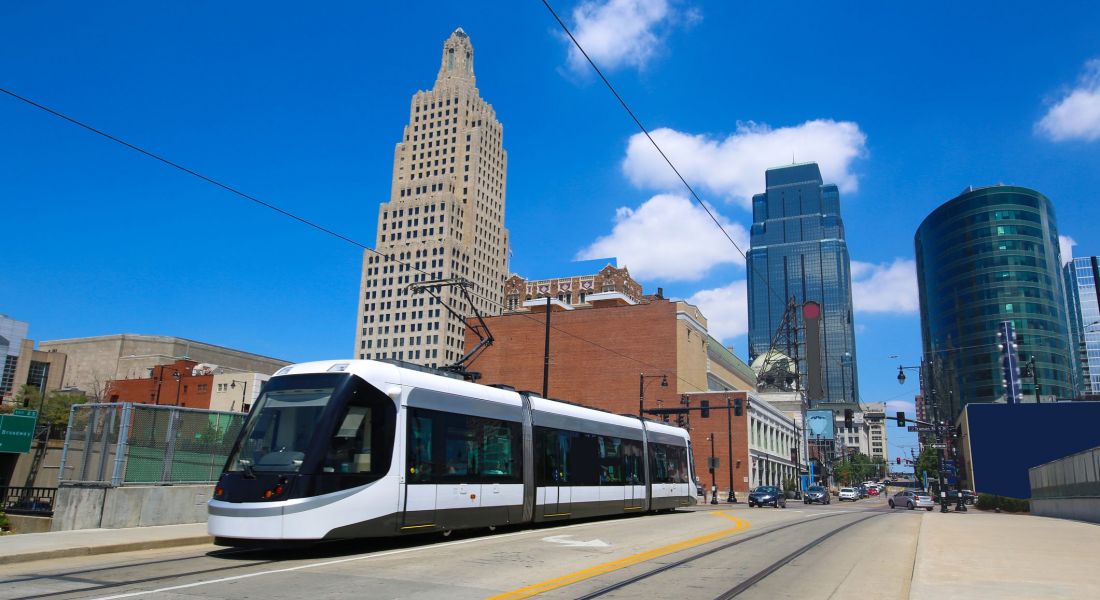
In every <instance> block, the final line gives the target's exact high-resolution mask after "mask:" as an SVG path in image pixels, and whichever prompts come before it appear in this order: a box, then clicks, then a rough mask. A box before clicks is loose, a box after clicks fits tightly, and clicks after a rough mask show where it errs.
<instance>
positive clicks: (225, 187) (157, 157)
mask: <svg viewBox="0 0 1100 600" xmlns="http://www.w3.org/2000/svg"><path fill="white" fill-rule="evenodd" d="M0 92H3V93H4V94H7V95H8V96H10V97H12V98H14V99H16V100H19V101H21V102H23V103H25V104H28V105H30V106H33V107H35V108H37V109H39V110H41V111H43V112H46V113H48V114H50V115H52V116H54V117H57V118H59V119H61V120H63V121H66V122H68V123H70V124H73V125H76V126H78V127H80V128H82V129H84V130H86V131H89V132H91V133H94V134H96V135H98V136H101V137H103V138H106V139H108V140H110V141H112V142H115V143H116V144H119V145H121V146H123V147H125V148H128V149H130V150H133V151H135V152H138V153H139V154H142V155H144V156H146V157H148V158H151V159H153V160H156V161H157V162H160V163H162V164H164V165H167V166H169V167H171V168H173V169H177V170H179V171H181V172H183V173H186V174H188V175H190V176H192V177H195V178H197V179H200V180H202V181H204V182H206V183H209V184H211V185H214V186H216V187H218V188H220V189H222V190H224V191H227V192H229V193H231V194H233V195H235V196H238V197H240V198H243V199H245V200H248V201H249V202H252V203H254V204H256V205H258V206H261V207H263V208H266V209H268V210H271V211H274V212H276V213H279V214H281V215H283V216H285V217H287V218H289V219H292V220H294V221H296V222H298V223H300V224H302V225H306V226H307V227H310V228H312V229H314V230H317V231H320V232H322V233H324V234H327V235H330V236H333V237H335V238H337V239H339V240H341V241H344V242H346V243H348V244H351V245H353V246H355V247H357V248H360V249H362V250H364V251H366V252H370V253H372V254H375V255H377V256H380V257H382V258H383V259H385V260H388V261H391V262H395V263H398V264H401V265H405V266H406V267H408V269H409V270H411V271H415V272H418V273H421V274H423V275H425V276H428V277H430V276H431V274H430V273H428V272H427V271H424V270H423V269H420V268H418V267H416V266H415V265H414V264H413V263H410V262H407V261H404V260H401V259H398V258H393V257H392V255H390V254H386V253H385V252H380V251H378V250H376V249H374V248H372V247H370V246H368V245H366V244H363V243H361V242H359V241H357V240H355V239H353V238H351V237H348V236H346V235H344V234H341V233H339V232H337V231H334V230H332V229H330V228H328V227H325V226H323V225H321V224H319V223H316V222H314V221H311V220H309V219H306V218H304V217H301V216H299V215H296V214H294V213H292V212H290V211H289V210H286V209H284V208H280V207H278V206H276V205H274V204H272V203H270V202H267V201H264V200H262V199H260V198H258V197H256V196H254V195H252V194H248V193H246V192H243V191H241V190H239V189H237V188H235V187H233V186H232V185H229V184H227V183H224V182H222V181H219V180H217V179H214V178H213V177H209V176H207V175H204V174H202V173H200V172H199V171H196V170H194V169H192V168H190V167H187V166H184V165H183V164H181V163H179V162H177V161H174V160H172V159H169V158H167V157H165V156H162V155H160V154H157V153H155V152H153V151H151V150H147V149H145V148H143V147H141V146H138V145H137V144H134V143H132V142H128V141H126V140H124V139H122V138H120V137H118V136H116V135H113V134H111V133H108V132H106V131H104V130H102V129H99V128H97V127H94V126H92V125H89V124H87V123H85V122H83V121H80V120H79V119H76V118H74V117H71V116H69V115H67V114H65V113H62V112H61V111H59V110H56V109H53V108H50V107H49V106H46V105H44V104H41V103H39V102H36V101H34V100H32V99H30V98H28V97H25V96H22V95H20V94H17V93H15V92H13V91H11V90H9V89H7V88H4V87H0ZM471 295H472V296H474V297H477V298H480V299H482V300H484V301H485V302H487V303H489V304H491V305H494V306H497V307H500V308H501V309H506V308H507V307H506V306H504V305H503V304H501V303H499V302H496V301H494V300H493V299H491V298H487V297H485V296H483V295H479V294H477V293H476V292H471ZM514 314H516V315H517V316H521V317H524V318H527V319H530V320H533V321H536V322H538V323H542V320H540V319H538V318H536V317H535V316H533V315H532V314H527V313H514ZM551 329H552V330H554V331H556V332H558V333H561V334H563V335H566V336H569V337H571V338H574V339H576V340H579V341H581V342H584V343H587V344H591V345H592V346H595V347H597V348H599V349H601V350H603V351H605V352H608V353H611V354H613V355H615V356H618V357H620V358H624V359H627V360H629V361H632V362H635V363H637V364H639V365H641V366H642V367H644V368H651V369H656V370H657V371H658V372H661V373H667V370H666V369H664V368H663V367H660V366H657V365H654V364H652V363H649V362H646V361H644V360H642V359H639V358H637V357H633V356H630V355H627V354H624V353H623V352H620V351H618V350H615V349H613V348H608V347H607V346H604V345H603V344H600V343H599V342H596V341H593V340H590V339H587V338H584V337H582V336H579V335H577V334H575V333H572V332H569V331H565V330H563V329H561V328H560V327H558V326H556V325H551ZM674 377H675V378H676V379H677V380H678V381H681V382H683V383H685V384H687V385H688V386H690V387H692V388H694V389H702V388H699V386H697V385H696V384H694V383H692V382H690V381H688V380H686V379H684V378H683V377H680V376H679V375H674ZM703 391H706V390H703Z"/></svg>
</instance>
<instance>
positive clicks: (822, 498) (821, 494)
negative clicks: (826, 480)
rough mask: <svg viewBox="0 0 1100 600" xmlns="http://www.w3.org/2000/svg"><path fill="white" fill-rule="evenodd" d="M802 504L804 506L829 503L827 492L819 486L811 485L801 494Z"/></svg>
mask: <svg viewBox="0 0 1100 600" xmlns="http://www.w3.org/2000/svg"><path fill="white" fill-rule="evenodd" d="M802 502H803V503H804V504H813V503H814V502H818V503H821V504H828V503H829V490H827V489H825V488H823V487H821V486H820V485H811V486H810V487H808V488H806V493H805V494H802Z"/></svg>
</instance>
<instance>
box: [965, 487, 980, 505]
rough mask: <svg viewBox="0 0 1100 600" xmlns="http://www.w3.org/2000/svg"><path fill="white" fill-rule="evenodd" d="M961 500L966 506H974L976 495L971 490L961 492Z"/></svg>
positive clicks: (976, 499)
mask: <svg viewBox="0 0 1100 600" xmlns="http://www.w3.org/2000/svg"><path fill="white" fill-rule="evenodd" d="M963 500H964V501H965V502H966V503H967V504H974V503H975V502H977V501H978V495H977V494H975V493H974V492H973V490H963Z"/></svg>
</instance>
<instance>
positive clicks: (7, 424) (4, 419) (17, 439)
mask: <svg viewBox="0 0 1100 600" xmlns="http://www.w3.org/2000/svg"><path fill="white" fill-rule="evenodd" d="M37 421H38V411H37V410H28V409H25V408H17V409H16V410H15V412H13V413H12V414H10V415H0V452H11V453H23V452H30V451H31V441H32V440H33V439H34V426H35V423H36V422H37Z"/></svg>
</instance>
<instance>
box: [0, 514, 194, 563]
mask: <svg viewBox="0 0 1100 600" xmlns="http://www.w3.org/2000/svg"><path fill="white" fill-rule="evenodd" d="M213 540H214V538H213V537H211V536H210V535H208V534H207V533H206V523H188V524H186V525H159V526H156V527H131V528H127V529H78V530H74V531H52V532H49V533H24V534H18V535H6V536H3V537H0V565H5V564H12V563H20V562H29V561H32V560H44V559H54V558H64V557H67V556H86V555H90V554H109V553H112V552H131V551H134V550H149V549H152V548H171V547H174V546H193V545H197V544H209V543H211V542H212V541H213Z"/></svg>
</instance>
